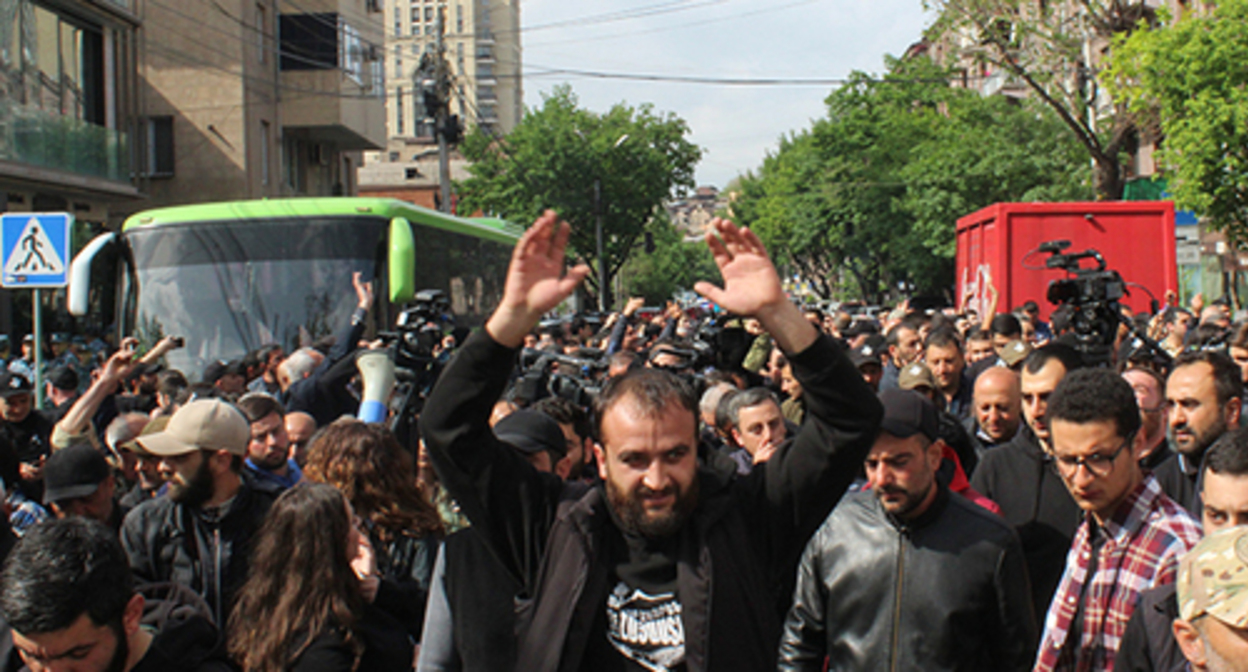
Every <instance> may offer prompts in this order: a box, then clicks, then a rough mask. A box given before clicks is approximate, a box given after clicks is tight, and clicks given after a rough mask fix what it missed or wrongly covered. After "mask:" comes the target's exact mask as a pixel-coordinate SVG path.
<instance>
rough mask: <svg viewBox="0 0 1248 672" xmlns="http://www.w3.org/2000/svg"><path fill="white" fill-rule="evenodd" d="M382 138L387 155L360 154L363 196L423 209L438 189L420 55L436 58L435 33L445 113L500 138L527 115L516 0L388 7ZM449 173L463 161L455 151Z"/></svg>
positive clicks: (429, 0) (448, 0) (406, 2)
mask: <svg viewBox="0 0 1248 672" xmlns="http://www.w3.org/2000/svg"><path fill="white" fill-rule="evenodd" d="M385 13H386V17H385V25H386V49H385V53H386V58H385V61H386V63H385V67H386V73H387V81H386V133H387V141H386V146H385V149H384V151H380V152H369V153H367V154H366V155H365V157H364V159H365V168H364V169H363V170H361V171H360V188H361V190H362V191H364V192H368V193H377V194H381V193H384V194H389V195H398V196H400V197H403V195H404V194H407V195H408V197H406V198H405V200H410V201H412V202H414V203H418V204H421V205H426V203H425V201H426V200H428V198H429V195H430V194H432V193H434V192H436V191H437V190H438V186H439V185H438V171H437V168H436V166H434V168H433V170H432V172H431V171H430V169H429V168H430V166H429V151H430V149H431V148H436V146H437V140H436V139H435V138H434V123H433V118H432V112H431V111H430V110H429V109H428V108H427V107H426V105H425V102H424V93H423V90H422V83H421V80H422V79H423V78H422V77H421V72H420V65H421V60H422V57H424V56H426V55H429V56H430V57H433V56H436V54H437V44H438V42H439V32H440V33H441V43H442V45H443V47H442V54H443V58H445V59H446V66H447V69H448V70H449V72H450V79H451V91H450V100H449V107H450V114H452V115H456V116H457V117H458V118H459V119H460V121H461V123H462V124H463V126H464V127H465V131H466V132H467V131H468V130H470V129H472V128H473V127H480V128H482V129H484V130H486V131H487V132H489V133H491V134H493V135H495V136H502V135H505V134H506V133H507V132H509V131H510V130H511V129H512V128H514V127H515V125H516V124H517V123H518V122H519V121H520V117H521V116H522V115H523V113H524V90H523V86H522V84H521V81H522V80H521V77H520V66H521V48H520V7H519V0H394V1H393V3H392V4H391V2H389V1H387V4H386V7H385ZM452 157H453V158H452V161H451V164H452V171H453V175H452V177H453V179H459V178H458V176H456V175H455V174H454V173H455V172H456V171H458V170H460V169H461V168H460V167H459V166H460V165H462V163H463V159H462V158H461V157H457V156H455V155H454V153H453V154H452Z"/></svg>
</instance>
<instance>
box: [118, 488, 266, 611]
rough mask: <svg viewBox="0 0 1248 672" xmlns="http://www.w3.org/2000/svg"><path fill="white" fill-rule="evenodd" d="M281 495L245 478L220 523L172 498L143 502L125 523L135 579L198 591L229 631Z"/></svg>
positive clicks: (123, 531) (125, 541)
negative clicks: (259, 535) (258, 540)
mask: <svg viewBox="0 0 1248 672" xmlns="http://www.w3.org/2000/svg"><path fill="white" fill-rule="evenodd" d="M278 494H280V490H279V489H278V488H277V486H276V485H273V484H272V483H266V482H262V481H260V480H258V479H252V478H251V477H249V476H246V475H244V476H243V485H242V487H241V488H239V490H238V494H236V495H234V500H233V501H232V502H230V508H229V510H227V511H226V512H225V515H223V516H222V517H221V519H220V520H218V521H215V522H210V521H208V520H205V518H204V516H203V513H202V511H201V510H200V509H199V508H191V507H188V506H185V505H183V504H179V503H177V502H175V501H173V500H172V499H170V498H169V496H168V495H165V496H161V497H157V498H155V499H149V500H148V501H146V502H143V503H142V504H141V505H139V507H138V508H137V509H135V510H133V511H131V512H130V513H129V514H127V515H126V520H125V522H123V523H122V525H121V545H122V547H123V548H125V550H126V556H127V557H128V558H129V560H130V569H131V570H133V572H134V577H135V579H136V581H137V582H138V583H139V585H144V584H147V583H162V582H171V583H177V584H181V585H183V586H186V587H188V588H190V589H191V590H194V591H195V592H196V593H199V595H200V597H203V598H204V601H206V602H207V603H208V606H209V608H210V609H212V615H213V618H214V619H215V620H216V623H217V624H218V627H224V624H225V622H226V621H225V619H226V618H228V617H229V614H230V608H231V607H232V606H233V598H234V593H235V592H236V591H237V590H238V589H239V588H241V587H242V585H243V581H245V580H246V579H247V567H248V561H249V560H250V558H249V556H250V554H251V539H252V537H254V536H255V534H256V532H257V531H259V529H260V523H261V522H263V520H264V516H265V515H266V514H268V512H269V507H270V506H272V505H273V500H275V499H277V495H278Z"/></svg>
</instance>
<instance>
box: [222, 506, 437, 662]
mask: <svg viewBox="0 0 1248 672" xmlns="http://www.w3.org/2000/svg"><path fill="white" fill-rule="evenodd" d="M359 527H360V525H359V522H358V519H356V518H355V515H354V513H353V511H352V509H351V504H350V503H349V502H347V500H346V498H345V497H343V495H342V493H340V492H338V490H336V489H335V488H333V487H331V486H328V485H323V484H303V485H299V486H296V487H294V488H291V489H290V490H288V491H286V492H285V493H283V494H282V496H281V497H279V498H278V499H277V501H276V502H274V504H273V508H272V509H271V510H270V511H269V514H268V517H267V518H266V519H265V522H264V525H263V526H262V527H261V528H260V532H259V534H258V536H257V538H256V540H255V542H254V543H255V546H254V550H253V553H252V559H251V571H250V573H249V574H248V577H247V582H246V583H245V584H243V588H242V590H241V591H239V596H238V602H237V604H236V605H235V607H234V613H233V614H232V615H231V616H230V621H229V630H230V636H229V643H230V653H231V654H232V655H233V656H234V658H235V660H236V661H238V662H239V663H240V664H241V665H242V666H243V669H244V670H245V671H246V672H286V671H290V672H353V671H355V670H369V671H372V670H378V671H380V672H389V671H391V670H394V671H398V670H404V671H409V670H411V668H412V660H413V654H414V648H413V645H412V642H411V639H410V638H409V637H408V635H407V633H406V632H405V630H404V629H403V627H402V625H400V624H399V623H398V622H397V621H395V620H394V619H393V618H391V617H390V616H389V615H388V614H386V613H384V612H383V611H381V610H379V609H377V608H375V607H374V606H372V605H371V603H372V602H373V600H374V598H375V597H376V594H377V590H378V585H379V583H380V579H379V577H378V575H377V566H376V562H375V560H374V558H373V553H372V548H371V547H370V545H369V543H368V538H367V536H365V535H364V534H363V532H361V531H360V529H359Z"/></svg>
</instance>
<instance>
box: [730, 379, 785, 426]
mask: <svg viewBox="0 0 1248 672" xmlns="http://www.w3.org/2000/svg"><path fill="white" fill-rule="evenodd" d="M764 401H770V402H772V403H774V404H775V405H776V408H780V400H779V399H777V398H776V393H775V392H772V391H771V390H769V389H767V388H765V387H751V388H750V389H748V390H742V391H741V393H740V394H734V395H732V399H731V400H729V401H728V417H729V419H731V421H732V425H733V426H734V427H735V426H737V424H738V423H740V422H741V409H743V408H753V407H755V406H757V405H759V404H761V403H763V402H764Z"/></svg>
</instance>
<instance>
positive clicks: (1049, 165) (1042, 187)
mask: <svg viewBox="0 0 1248 672" xmlns="http://www.w3.org/2000/svg"><path fill="white" fill-rule="evenodd" d="M889 66H890V70H891V71H890V72H889V74H888V75H886V76H885V77H884V79H883V80H882V81H875V80H872V79H871V78H870V77H869V76H867V75H866V74H864V73H854V74H852V75H851V77H850V82H849V83H848V84H846V85H845V86H843V87H841V88H840V89H838V90H836V91H834V92H833V93H832V94H831V95H830V96H828V98H827V105H828V116H827V117H826V118H824V119H820V120H818V121H816V122H815V123H814V125H813V126H812V128H811V129H810V130H807V131H802V132H800V133H796V134H794V135H792V136H790V137H788V138H784V139H783V140H782V141H781V142H780V147H779V149H778V150H777V151H776V152H775V153H774V154H772V155H770V156H768V157H767V158H766V159H765V160H764V162H763V166H762V168H761V169H760V170H759V171H758V173H757V174H754V173H751V174H749V175H746V176H744V177H743V178H741V180H740V183H739V196H738V197H737V199H736V201H735V202H734V203H733V210H734V213H735V214H736V216H737V218H738V219H739V220H740V221H741V222H742V223H744V224H747V225H749V226H750V227H751V228H753V230H754V231H755V232H757V233H758V234H759V236H760V237H761V238H762V239H763V241H764V243H766V244H767V245H768V248H769V249H771V250H772V251H773V253H774V254H777V255H778V256H779V257H780V258H781V259H782V260H783V261H785V262H787V263H789V264H791V265H792V266H793V267H794V269H795V270H796V271H798V272H799V273H800V274H801V275H802V276H803V277H804V278H806V279H808V280H811V281H812V282H813V283H814V285H815V287H816V290H817V292H818V293H819V294H820V295H822V296H824V297H832V296H834V295H836V294H837V290H838V289H840V290H842V291H848V293H849V294H852V295H856V296H861V297H862V298H864V299H866V300H867V301H868V302H872V303H878V302H879V301H880V300H881V299H882V295H883V293H884V292H885V291H886V290H888V289H889V288H893V287H897V286H899V285H905V286H908V287H911V288H913V289H914V290H915V291H916V292H917V293H922V294H927V293H932V294H939V293H941V291H942V290H944V289H946V288H948V287H949V286H950V285H951V284H952V278H953V256H954V246H955V221H956V220H957V218H958V217H961V216H963V215H966V214H969V213H971V212H973V211H975V210H977V209H979V208H982V207H984V206H987V205H990V204H992V203H996V202H999V201H1018V200H1050V199H1052V200H1070V199H1083V198H1088V197H1090V196H1091V189H1090V187H1089V186H1088V185H1089V183H1090V181H1091V180H1090V174H1089V170H1088V168H1087V162H1086V161H1085V160H1082V159H1081V157H1082V154H1081V150H1080V148H1079V146H1078V143H1077V142H1076V141H1075V140H1074V138H1073V137H1072V135H1071V134H1070V133H1069V132H1068V130H1067V129H1066V128H1065V126H1064V125H1063V124H1062V123H1061V122H1060V121H1058V120H1056V119H1055V118H1054V116H1053V114H1052V113H1051V112H1050V111H1049V110H1047V109H1045V108H1043V107H1041V106H1037V105H1031V104H1027V103H1023V104H1018V103H1015V102H1012V101H1009V100H1006V99H1004V98H1001V97H993V98H983V97H980V96H979V95H978V94H977V93H974V92H971V91H967V90H965V89H958V88H953V87H951V86H949V84H948V73H947V72H946V71H944V70H942V69H940V68H938V67H937V66H935V65H934V64H932V63H931V62H930V61H929V60H928V59H926V58H914V59H909V60H906V61H890V62H889Z"/></svg>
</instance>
